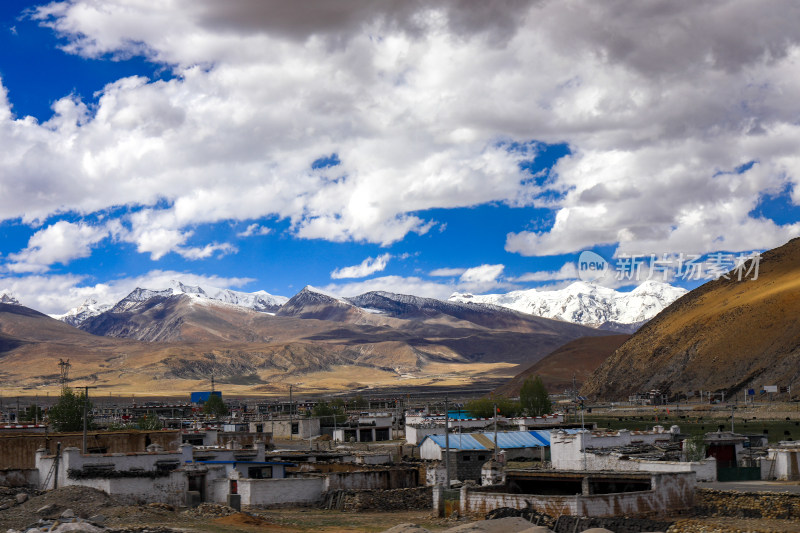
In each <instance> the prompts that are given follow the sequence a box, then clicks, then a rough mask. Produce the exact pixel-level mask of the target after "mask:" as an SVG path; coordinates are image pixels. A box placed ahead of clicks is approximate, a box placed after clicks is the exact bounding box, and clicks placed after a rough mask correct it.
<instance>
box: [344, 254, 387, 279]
mask: <svg viewBox="0 0 800 533" xmlns="http://www.w3.org/2000/svg"><path fill="white" fill-rule="evenodd" d="M391 258H392V255H391V254H382V255H379V256H378V257H367V258H366V259H364V260H363V261H361V263H359V264H358V265H353V266H348V267H342V268H337V269H336V270H334V271H333V272H331V278H332V279H343V278H365V277H367V276H369V275H372V274H374V273H375V272H381V271H383V270H384V269H385V268H386V265H387V264H388V263H389V260H390V259H391Z"/></svg>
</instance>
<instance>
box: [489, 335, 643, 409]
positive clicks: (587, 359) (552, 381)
mask: <svg viewBox="0 0 800 533" xmlns="http://www.w3.org/2000/svg"><path fill="white" fill-rule="evenodd" d="M630 337H631V336H630V335H606V336H602V337H581V338H579V339H575V340H573V341H570V342H568V343H567V344H564V345H563V346H560V347H559V348H557V349H556V350H555V351H554V352H552V353H550V354H548V355H547V356H546V357H544V359H542V360H540V361H537V362H536V363H534V364H532V365H531V366H529V367H528V368H526V369H525V370H523V371H522V372H520V373H519V374H517V375H516V376H514V377H513V378H512V379H510V380H509V381H508V382H506V383H505V384H503V385H501V386H500V387H498V388H497V389H496V390H495V394H498V395H500V396H508V397H516V396H518V395H519V391H520V388H521V387H522V383H523V382H524V381H525V379H527V378H528V377H534V376H539V377H541V378H542V382H543V383H544V385H545V387H547V390H548V391H550V392H553V393H560V392H563V391H564V390H567V389H572V386H573V381H572V379H573V377H574V378H575V384H576V385H577V386H578V387H580V386H581V385H583V383H584V381H585V380H586V378H588V377H589V376H590V375H591V374H592V372H594V370H595V369H596V368H597V367H599V366H600V365H601V364H602V363H603V361H605V360H606V359H607V358H608V357H609V356H610V355H611V354H612V353H614V351H615V350H616V349H617V348H619V347H620V345H622V343H624V342H625V341H626V340H628V339H629V338H630Z"/></svg>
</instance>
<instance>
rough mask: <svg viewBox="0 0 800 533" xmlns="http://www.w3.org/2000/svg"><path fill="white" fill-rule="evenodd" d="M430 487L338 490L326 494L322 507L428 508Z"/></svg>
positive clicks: (344, 509)
mask: <svg viewBox="0 0 800 533" xmlns="http://www.w3.org/2000/svg"><path fill="white" fill-rule="evenodd" d="M432 504H433V497H432V492H431V487H417V488H411V489H395V490H340V491H331V492H329V493H327V494H326V497H325V499H324V501H323V505H322V506H323V507H324V508H326V509H339V510H342V511H368V510H381V511H406V510H420V509H430V508H431V506H432Z"/></svg>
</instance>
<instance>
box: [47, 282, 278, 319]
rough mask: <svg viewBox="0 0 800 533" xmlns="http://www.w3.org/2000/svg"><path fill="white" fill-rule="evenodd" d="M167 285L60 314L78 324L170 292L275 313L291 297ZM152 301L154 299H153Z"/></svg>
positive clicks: (173, 294)
mask: <svg viewBox="0 0 800 533" xmlns="http://www.w3.org/2000/svg"><path fill="white" fill-rule="evenodd" d="M167 285H168V286H167V287H166V288H164V289H145V288H142V287H137V288H135V289H134V290H133V291H131V292H130V294H128V295H127V296H125V298H123V299H122V300H120V301H118V302H116V303H104V304H100V303H98V302H97V300H95V299H89V300H87V301H85V302H84V303H83V304H81V305H80V306H79V307H75V308H73V309H70V310H69V311H67V312H66V313H64V314H63V315H57V316H54V317H53V318H57V319H58V320H61V321H63V322H66V323H68V324H71V325H73V326H76V327H77V326H79V325H80V324H82V323H83V322H85V321H86V320H87V319H89V318H91V317H94V316H97V315H100V314H102V313H104V312H106V311H110V312H112V313H124V312H126V311H130V310H132V309H133V308H135V307H137V306H139V305H140V304H142V303H143V302H150V301H151V300H153V299H160V300H164V299H166V298H169V297H171V296H180V295H185V296H188V297H189V298H192V299H193V300H195V301H197V302H208V303H211V302H220V303H224V304H228V305H233V306H237V307H243V308H246V309H252V310H254V311H258V312H261V313H274V312H276V311H277V310H278V309H279V308H280V307H281V305H283V304H284V303H286V302H287V301H288V298H286V297H285V296H275V295H272V294H270V293H268V292H266V291H256V292H239V291H232V290H230V289H219V288H216V287H202V286H199V285H187V284H185V283H182V282H180V281H178V280H172V281H170V282H169V283H168V284H167ZM151 303H152V302H151Z"/></svg>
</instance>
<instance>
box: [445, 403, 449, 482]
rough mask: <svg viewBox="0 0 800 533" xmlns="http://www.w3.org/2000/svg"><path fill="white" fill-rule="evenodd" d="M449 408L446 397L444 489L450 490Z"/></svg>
mask: <svg viewBox="0 0 800 533" xmlns="http://www.w3.org/2000/svg"><path fill="white" fill-rule="evenodd" d="M449 408H450V406H449V405H448V404H447V396H445V397H444V470H445V474H444V480H445V481H444V482H445V489H446V490H450V428H449V427H448V426H449V425H450V416H449V410H448V409H449Z"/></svg>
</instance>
